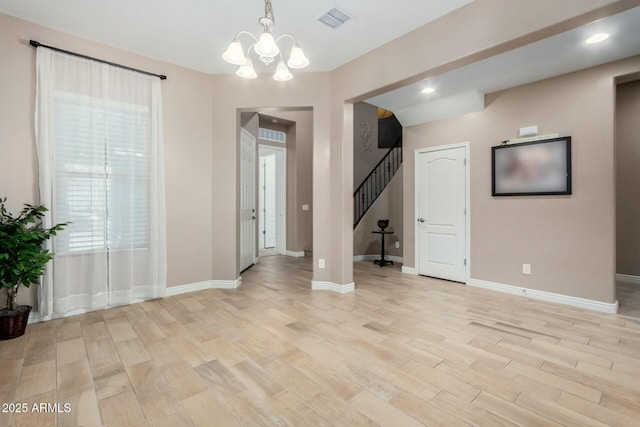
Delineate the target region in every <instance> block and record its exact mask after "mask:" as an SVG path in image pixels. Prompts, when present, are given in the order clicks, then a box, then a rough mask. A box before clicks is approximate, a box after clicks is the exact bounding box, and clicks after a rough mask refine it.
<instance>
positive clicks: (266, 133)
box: [258, 128, 287, 144]
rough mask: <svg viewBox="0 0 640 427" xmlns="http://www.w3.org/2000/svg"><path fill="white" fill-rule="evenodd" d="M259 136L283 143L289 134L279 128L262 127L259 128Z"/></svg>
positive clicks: (266, 139)
mask: <svg viewBox="0 0 640 427" xmlns="http://www.w3.org/2000/svg"><path fill="white" fill-rule="evenodd" d="M258 137H259V138H260V139H264V140H265V141H274V142H282V143H283V144H284V143H285V142H287V134H286V133H284V132H281V131H279V130H271V129H265V128H260V129H258Z"/></svg>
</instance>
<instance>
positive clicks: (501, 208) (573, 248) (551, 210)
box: [403, 57, 640, 302]
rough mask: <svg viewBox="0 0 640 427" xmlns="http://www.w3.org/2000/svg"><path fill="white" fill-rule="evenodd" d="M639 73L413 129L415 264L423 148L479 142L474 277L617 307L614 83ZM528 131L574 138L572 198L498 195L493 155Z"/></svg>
mask: <svg viewBox="0 0 640 427" xmlns="http://www.w3.org/2000/svg"><path fill="white" fill-rule="evenodd" d="M638 69H640V57H635V58H632V59H629V60H625V61H621V62H617V63H613V64H609V65H605V66H600V67H596V68H593V69H589V70H585V71H581V72H577V73H573V74H568V75H564V76H560V77H557V78H553V79H549V80H544V81H541V82H538V83H533V84H529V85H525V86H521V87H517V88H514V89H510V90H506V91H503V92H498V93H494V94H491V95H488V96H487V99H486V101H487V102H486V104H487V107H486V108H485V110H484V111H483V112H480V113H472V114H467V115H465V116H461V117H456V118H452V119H446V120H440V121H437V122H433V123H428V124H424V125H419V126H413V127H409V128H405V132H404V137H405V139H404V142H405V146H404V154H403V158H404V184H405V186H404V193H405V198H404V219H405V221H404V223H405V228H404V247H405V251H404V255H405V256H404V261H405V265H407V266H412V267H413V266H415V262H414V257H415V251H414V232H415V231H414V230H415V228H414V221H415V219H414V216H415V214H414V212H415V211H414V203H413V201H414V173H415V172H414V171H415V165H414V162H415V149H417V148H423V147H428V146H437V145H445V144H451V143H458V142H463V141H470V142H471V154H470V156H471V158H470V173H471V207H470V213H471V260H470V262H471V277H472V278H473V279H480V280H486V281H490V282H497V283H502V284H507V285H513V286H521V287H525V288H531V289H536V290H541V291H547V292H553V293H559V294H565V295H571V296H576V297H582V298H587V299H592V300H597V301H604V302H613V301H614V300H615V288H614V169H613V139H614V136H613V135H614V92H615V83H614V79H615V76H617V75H621V74H627V73H630V72H633V71H637V70H638ZM527 125H538V126H539V128H540V129H541V133H542V134H549V133H559V134H560V135H561V136H566V135H569V136H571V137H572V147H571V148H572V187H573V194H572V195H570V196H548V197H542V196H533V197H492V196H491V147H492V146H495V145H498V144H499V143H500V141H503V140H505V139H510V138H516V137H517V130H518V128H520V127H523V126H527ZM523 263H527V264H531V270H532V274H531V275H530V276H525V275H523V274H522V264H523Z"/></svg>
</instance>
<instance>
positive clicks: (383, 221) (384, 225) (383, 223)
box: [378, 219, 389, 231]
mask: <svg viewBox="0 0 640 427" xmlns="http://www.w3.org/2000/svg"><path fill="white" fill-rule="evenodd" d="M388 226H389V220H388V219H379V220H378V227H380V229H381V230H382V231H384V229H385V228H387V227H388Z"/></svg>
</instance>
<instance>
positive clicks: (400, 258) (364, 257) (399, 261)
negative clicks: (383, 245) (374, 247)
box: [353, 254, 404, 264]
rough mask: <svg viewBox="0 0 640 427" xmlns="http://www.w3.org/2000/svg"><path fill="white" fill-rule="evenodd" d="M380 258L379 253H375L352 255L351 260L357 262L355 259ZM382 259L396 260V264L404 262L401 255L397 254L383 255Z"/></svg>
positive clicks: (369, 259) (372, 259)
mask: <svg viewBox="0 0 640 427" xmlns="http://www.w3.org/2000/svg"><path fill="white" fill-rule="evenodd" d="M377 259H380V254H377V255H354V256H353V262H357V261H374V260H377ZM384 259H386V260H389V261H393V262H397V263H398V264H402V263H403V262H404V259H403V258H402V257H401V256H397V255H385V256H384Z"/></svg>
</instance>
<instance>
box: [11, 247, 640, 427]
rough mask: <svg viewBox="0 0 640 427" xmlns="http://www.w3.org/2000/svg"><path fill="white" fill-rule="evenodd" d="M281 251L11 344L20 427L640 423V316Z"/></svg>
mask: <svg viewBox="0 0 640 427" xmlns="http://www.w3.org/2000/svg"><path fill="white" fill-rule="evenodd" d="M310 277H311V271H310V264H309V261H308V260H306V259H293V258H286V257H281V256H273V257H267V258H264V259H263V260H261V262H260V263H259V264H258V265H257V266H255V267H253V268H252V269H251V270H249V271H247V272H245V273H244V274H243V278H244V281H243V284H242V286H241V287H240V288H239V289H237V290H209V291H202V292H197V293H192V294H185V295H180V296H175V297H171V298H165V299H162V300H156V301H151V302H146V303H142V304H136V305H131V306H126V307H122V308H116V309H111V310H106V311H100V312H95V313H90V314H85V315H80V316H75V317H69V318H65V319H61V320H56V321H52V322H46V323H40V324H35V325H30V326H29V327H28V330H27V334H26V335H25V336H24V337H22V338H20V339H17V340H12V341H6V342H0V401H1V402H4V403H26V404H27V405H28V406H29V409H31V405H32V403H34V402H35V403H55V402H58V403H60V404H61V405H62V404H64V403H70V405H71V411H70V412H68V413H65V412H64V410H63V409H62V412H60V413H51V412H48V413H47V412H44V413H37V412H27V413H14V414H13V415H12V414H10V413H7V412H3V413H0V425H2V426H6V425H11V426H29V427H34V426H54V425H58V426H72V425H82V426H89V427H93V426H101V425H106V426H114V427H122V426H147V425H149V426H172V427H175V426H207V427H209V426H234V425H244V426H254V425H255V426H259V425H275V426H281V425H290V426H316V425H319V426H329V425H336V426H361V425H381V426H394V427H404V426H413V425H446V426H457V425H491V426H494V425H524V426H539V425H544V426H546V425H575V426H590V425H600V426H602V425H620V426H622V425H626V426H638V425H640V323H639V322H638V321H637V320H634V319H632V318H627V317H620V316H615V315H605V314H598V313H594V312H588V311H581V310H577V309H572V308H568V307H564V306H561V305H553V304H547V303H542V302H536V301H530V300H526V299H524V298H520V297H515V296H509V295H504V294H499V293H494V292H491V291H487V290H482V289H474V288H469V287H465V286H463V285H459V284H455V283H450V282H444V281H438V280H433V279H427V278H422V277H415V276H408V275H403V274H402V273H400V271H399V267H398V266H387V267H384V268H379V267H377V266H374V265H373V264H372V263H367V262H361V263H356V264H355V280H356V284H357V289H356V292H355V293H352V294H348V295H338V294H334V293H330V292H320V291H314V292H312V291H310V290H309V281H310Z"/></svg>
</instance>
